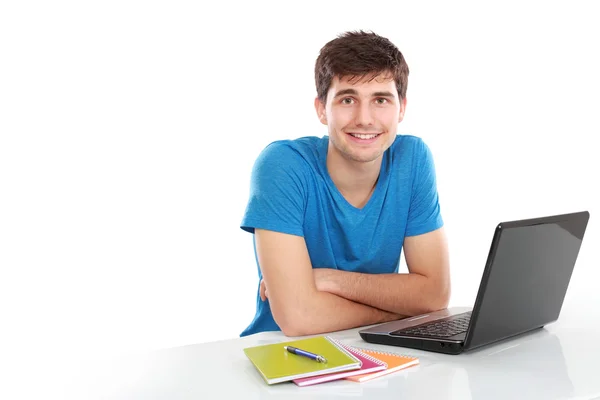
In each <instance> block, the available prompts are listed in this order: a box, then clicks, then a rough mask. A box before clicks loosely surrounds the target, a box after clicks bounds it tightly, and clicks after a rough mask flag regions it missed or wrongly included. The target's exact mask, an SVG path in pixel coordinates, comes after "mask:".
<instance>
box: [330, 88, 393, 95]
mask: <svg viewBox="0 0 600 400" xmlns="http://www.w3.org/2000/svg"><path fill="white" fill-rule="evenodd" d="M349 94H351V95H355V96H356V95H358V92H357V91H356V90H354V89H342V90H340V91H339V92H337V93H336V94H335V96H334V97H340V96H346V95H349ZM373 97H394V94H393V93H392V92H375V93H373Z"/></svg>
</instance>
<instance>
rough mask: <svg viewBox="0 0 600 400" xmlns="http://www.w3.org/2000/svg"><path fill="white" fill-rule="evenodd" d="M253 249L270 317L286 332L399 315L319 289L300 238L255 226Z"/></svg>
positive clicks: (306, 332)
mask: <svg viewBox="0 0 600 400" xmlns="http://www.w3.org/2000/svg"><path fill="white" fill-rule="evenodd" d="M255 240H256V252H257V256H258V262H259V265H260V268H261V272H262V275H263V280H264V283H265V285H266V287H267V288H268V298H269V304H270V307H271V312H272V314H273V318H274V320H275V322H276V323H277V325H279V327H280V328H281V330H282V331H283V333H284V334H285V335H286V336H304V335H312V334H319V333H325V332H333V331H338V330H344V329H350V328H355V327H358V326H364V325H370V324H375V323H380V322H386V321H392V320H395V319H399V318H402V316H401V315H398V314H396V313H394V312H389V311H383V310H380V309H378V308H376V307H372V306H369V305H366V304H359V302H356V301H352V300H350V299H347V298H343V297H340V296H338V295H336V294H334V293H328V292H324V291H319V290H318V289H317V286H316V283H315V276H314V274H313V268H312V265H311V262H310V257H309V255H308V250H307V248H306V243H305V241H304V238H302V237H300V236H295V235H288V234H283V233H279V232H273V231H268V230H261V229H256V230H255Z"/></svg>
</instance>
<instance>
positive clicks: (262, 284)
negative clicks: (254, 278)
mask: <svg viewBox="0 0 600 400" xmlns="http://www.w3.org/2000/svg"><path fill="white" fill-rule="evenodd" d="M266 291H267V288H266V286H265V282H264V281H263V280H261V281H260V299H261V300H262V301H265V300H266V299H267V296H266Z"/></svg>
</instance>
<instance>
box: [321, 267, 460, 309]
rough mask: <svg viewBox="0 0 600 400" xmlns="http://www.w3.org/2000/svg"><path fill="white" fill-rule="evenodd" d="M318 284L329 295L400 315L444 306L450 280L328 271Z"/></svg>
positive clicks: (413, 275)
mask: <svg viewBox="0 0 600 400" xmlns="http://www.w3.org/2000/svg"><path fill="white" fill-rule="evenodd" d="M324 281H325V282H324V283H323V284H322V286H321V290H326V291H328V292H330V293H332V294H335V295H337V296H340V297H343V298H345V299H348V300H351V301H354V302H358V303H361V304H366V305H369V306H371V307H375V308H378V309H381V310H386V311H389V312H392V313H395V314H401V315H418V314H422V313H426V312H431V311H433V310H438V309H442V308H445V307H446V306H447V304H448V298H449V294H450V287H449V282H447V281H442V280H441V279H435V278H428V277H426V276H424V275H419V274H414V273H412V274H408V273H405V274H363V273H357V272H346V271H340V270H331V271H330V274H328V275H327V279H325V280H324Z"/></svg>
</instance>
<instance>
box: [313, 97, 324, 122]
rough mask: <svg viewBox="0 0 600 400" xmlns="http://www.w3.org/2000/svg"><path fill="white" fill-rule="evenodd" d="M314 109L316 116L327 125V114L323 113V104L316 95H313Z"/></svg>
mask: <svg viewBox="0 0 600 400" xmlns="http://www.w3.org/2000/svg"><path fill="white" fill-rule="evenodd" d="M315 110H316V111H317V117H318V118H319V121H321V123H322V124H323V125H327V114H325V105H324V104H323V103H322V102H321V100H319V98H318V97H315Z"/></svg>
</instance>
